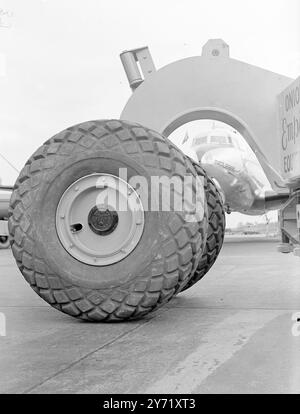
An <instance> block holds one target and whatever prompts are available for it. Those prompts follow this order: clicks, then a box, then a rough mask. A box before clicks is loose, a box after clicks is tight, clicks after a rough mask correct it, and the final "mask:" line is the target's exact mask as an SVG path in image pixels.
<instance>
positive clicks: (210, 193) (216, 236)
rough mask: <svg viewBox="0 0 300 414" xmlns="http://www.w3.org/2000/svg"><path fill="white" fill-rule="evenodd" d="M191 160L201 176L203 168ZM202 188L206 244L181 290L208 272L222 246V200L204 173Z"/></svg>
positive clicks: (223, 222) (223, 216) (187, 287)
mask: <svg viewBox="0 0 300 414" xmlns="http://www.w3.org/2000/svg"><path fill="white" fill-rule="evenodd" d="M192 162H193V165H194V167H195V169H196V171H197V173H198V174H199V175H201V176H203V173H204V170H203V168H202V167H201V166H200V165H199V164H197V163H195V162H194V161H192ZM204 188H205V195H206V201H207V207H208V231H207V238H206V245H205V249H204V253H203V255H202V257H201V259H200V261H199V264H198V266H197V269H196V271H195V273H194V275H193V276H192V277H191V278H190V280H189V281H188V282H187V284H186V285H185V287H184V288H183V289H182V292H183V291H184V290H186V289H189V288H190V287H192V286H194V284H195V283H197V282H199V280H201V279H202V278H203V277H204V276H205V275H206V274H207V273H208V271H209V270H210V269H211V267H212V266H213V264H214V263H215V261H216V260H217V257H218V255H219V253H220V251H221V248H222V246H223V241H224V234H225V225H226V220H225V212H224V207H223V200H222V196H221V194H220V192H219V190H218V188H217V187H216V185H215V183H214V182H213V181H212V180H211V179H210V178H209V176H208V175H207V174H206V173H205V180H204Z"/></svg>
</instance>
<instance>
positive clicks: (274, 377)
mask: <svg viewBox="0 0 300 414" xmlns="http://www.w3.org/2000/svg"><path fill="white" fill-rule="evenodd" d="M276 243H277V242H269V241H267V240H265V239H259V238H257V239H253V238H252V239H248V241H245V239H244V238H240V239H232V240H228V241H227V242H226V243H225V245H224V247H223V250H222V252H221V255H220V257H219V258H218V260H217V262H216V264H215V265H214V267H213V268H212V270H211V271H210V272H209V274H208V275H207V276H206V277H205V278H204V279H203V280H202V281H200V282H199V283H198V284H197V285H195V286H194V287H193V288H191V289H190V290H188V291H187V292H184V293H182V294H180V295H178V296H177V297H176V298H175V299H173V300H172V302H170V303H169V304H168V305H167V306H165V307H164V308H162V309H161V310H159V311H157V312H156V313H153V314H151V315H150V316H148V317H147V318H145V319H143V320H140V321H137V322H127V323H114V324H113V323H110V324H107V323H106V324H105V323H102V324H94V323H86V322H81V321H78V320H76V319H73V318H71V317H69V316H67V315H64V314H62V313H60V312H58V311H56V310H55V309H53V308H51V307H50V306H48V305H47V304H46V303H45V302H44V301H43V300H42V299H40V298H39V297H38V296H37V295H36V294H35V293H34V292H33V291H32V290H31V289H30V287H29V286H28V285H27V283H26V282H25V281H24V280H23V277H22V276H21V274H20V273H19V271H18V269H17V267H16V265H15V263H14V259H13V257H12V254H11V251H10V250H6V251H0V313H2V315H1V314H0V322H1V320H2V322H3V320H4V319H5V320H6V336H1V335H4V333H5V332H4V326H3V323H2V328H0V373H1V374H0V393H152V392H153V393H178V394H180V393H192V392H193V393H300V324H299V328H298V325H297V322H296V320H293V319H297V318H298V317H299V319H300V258H297V257H295V256H293V255H282V254H280V253H277V252H276ZM297 313H298V314H297ZM0 326H1V325H0ZM1 329H2V330H1ZM298 332H299V336H298Z"/></svg>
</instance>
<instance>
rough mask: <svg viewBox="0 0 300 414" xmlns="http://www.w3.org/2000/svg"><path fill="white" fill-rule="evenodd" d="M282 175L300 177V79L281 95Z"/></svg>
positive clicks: (288, 178) (292, 178)
mask: <svg viewBox="0 0 300 414" xmlns="http://www.w3.org/2000/svg"><path fill="white" fill-rule="evenodd" d="M279 131H280V148H281V174H282V176H283V178H285V179H287V180H294V179H296V178H299V177H300V77H299V78H298V79H296V80H295V81H294V82H293V83H292V84H291V85H290V86H289V87H288V88H286V89H285V90H284V91H283V92H282V93H281V94H280V95H279Z"/></svg>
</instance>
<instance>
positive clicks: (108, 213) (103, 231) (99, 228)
mask: <svg viewBox="0 0 300 414" xmlns="http://www.w3.org/2000/svg"><path fill="white" fill-rule="evenodd" d="M118 222H119V216H118V213H117V212H116V211H115V210H112V209H109V208H108V207H106V206H102V207H97V206H95V207H93V208H92V209H91V211H90V212H89V216H88V223H89V226H90V228H91V230H92V231H93V232H94V233H96V234H99V236H106V235H107V234H110V233H112V232H113V231H114V230H115V228H116V227H117V225H118Z"/></svg>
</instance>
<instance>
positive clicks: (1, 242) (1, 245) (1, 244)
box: [0, 236, 9, 250]
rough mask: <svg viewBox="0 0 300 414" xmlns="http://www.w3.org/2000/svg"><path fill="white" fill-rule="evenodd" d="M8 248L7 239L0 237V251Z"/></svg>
mask: <svg viewBox="0 0 300 414" xmlns="http://www.w3.org/2000/svg"><path fill="white" fill-rule="evenodd" d="M8 248H9V239H8V237H7V236H0V250H1V249H8Z"/></svg>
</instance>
